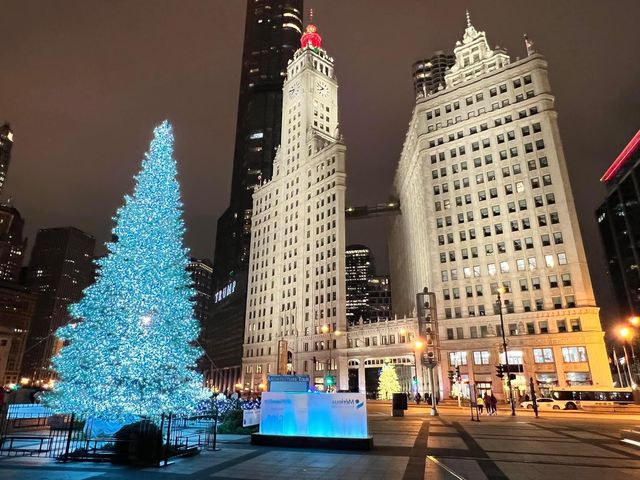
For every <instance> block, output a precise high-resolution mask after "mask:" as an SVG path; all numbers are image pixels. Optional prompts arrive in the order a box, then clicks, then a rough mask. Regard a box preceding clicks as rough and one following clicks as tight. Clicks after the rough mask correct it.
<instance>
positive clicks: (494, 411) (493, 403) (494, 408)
mask: <svg viewBox="0 0 640 480" xmlns="http://www.w3.org/2000/svg"><path fill="white" fill-rule="evenodd" d="M491 410H492V412H491V414H492V415H497V414H498V399H497V398H496V396H495V395H494V394H493V393H491Z"/></svg>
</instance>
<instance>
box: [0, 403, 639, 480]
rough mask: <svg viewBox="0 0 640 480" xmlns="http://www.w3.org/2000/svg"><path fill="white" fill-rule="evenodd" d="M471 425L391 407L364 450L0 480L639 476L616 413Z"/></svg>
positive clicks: (39, 463) (246, 449) (239, 447)
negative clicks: (393, 411)
mask: <svg viewBox="0 0 640 480" xmlns="http://www.w3.org/2000/svg"><path fill="white" fill-rule="evenodd" d="M480 420H481V421H480V422H472V421H471V420H470V418H469V416H468V415H466V411H465V410H459V409H455V408H449V409H442V414H441V415H440V416H439V417H435V418H434V417H430V416H429V415H428V410H427V409H425V408H415V407H413V408H411V409H410V410H409V411H408V412H407V416H405V417H403V418H393V417H391V416H390V415H389V406H388V405H375V404H372V405H370V406H369V425H370V431H371V433H372V434H373V436H374V442H375V448H374V450H373V451H371V452H344V451H328V450H302V449H300V450H298V449H289V448H269V447H254V446H252V445H250V444H249V442H248V439H247V438H246V437H241V436H223V437H222V443H221V444H220V445H219V446H220V448H221V449H220V450H219V451H215V452H213V451H206V452H202V453H201V454H200V455H198V456H196V457H192V458H184V459H179V460H177V461H176V462H175V463H173V464H172V465H170V466H167V467H164V468H159V469H158V468H148V469H133V468H128V467H121V466H111V465H106V464H94V463H68V464H60V463H55V462H54V461H53V460H51V459H48V458H37V457H0V479H29V480H40V479H42V480H84V479H96V480H103V479H104V480H111V479H114V480H115V479H131V480H145V479H151V478H153V479H166V480H173V479H200V478H203V479H205V478H206V479H211V480H216V479H217V480H223V479H234V480H241V479H252V480H253V479H266V480H279V479H286V480H296V479H327V478H343V479H345V480H347V479H348V480H356V479H366V480H382V479H389V480H393V479H399V480H414V479H446V480H449V479H474V480H476V479H478V480H482V479H507V478H508V479H522V480H529V479H544V480H550V479H559V478H565V477H566V478H580V479H583V480H589V479H598V480H602V479H605V478H606V479H607V480H616V479H621V480H622V479H624V480H629V479H633V478H640V450H637V449H634V448H633V447H630V446H628V445H625V444H622V443H620V430H621V429H622V428H626V427H629V426H632V425H636V424H640V418H635V419H634V418H633V417H620V416H615V415H585V414H580V413H577V414H569V413H566V414H554V413H547V414H545V415H543V416H542V417H541V418H539V419H535V418H534V417H533V416H532V415H531V414H530V413H528V412H519V415H518V416H516V417H514V418H512V417H510V416H508V415H507V414H506V412H505V413H503V414H502V415H499V416H497V417H486V416H483V417H481V418H480Z"/></svg>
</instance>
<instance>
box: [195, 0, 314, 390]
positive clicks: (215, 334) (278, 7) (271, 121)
mask: <svg viewBox="0 0 640 480" xmlns="http://www.w3.org/2000/svg"><path fill="white" fill-rule="evenodd" d="M302 14H303V1H302V0H278V1H275V0H248V1H247V12H246V22H245V35H244V46H243V52H242V72H241V76H240V96H239V99H238V118H237V125H236V140H235V150H234V158H233V176H232V180H231V198H230V201H229V207H228V208H227V210H226V211H225V212H224V213H223V214H222V216H221V217H220V218H219V219H218V226H217V231H216V246H215V256H214V262H213V264H214V284H215V290H216V291H217V292H229V290H230V288H231V287H230V286H231V285H233V286H234V288H233V292H232V293H231V294H227V295H224V298H220V296H219V297H218V300H217V301H214V305H213V307H212V313H211V319H210V322H211V329H210V335H209V338H208V339H207V341H206V345H205V347H206V348H207V350H208V352H209V354H210V355H211V357H212V358H213V359H214V362H215V364H216V368H220V369H225V374H224V375H225V379H227V380H225V382H227V383H228V381H229V379H230V378H231V379H233V378H239V375H240V371H239V369H240V364H241V360H242V337H243V328H244V316H245V309H246V298H247V270H248V262H249V243H250V240H251V209H252V200H251V195H252V193H253V189H254V187H255V186H257V185H258V184H259V183H260V182H261V181H263V180H268V179H270V178H271V175H272V165H273V158H274V156H275V153H276V150H277V148H278V145H279V144H280V133H281V132H280V126H281V118H282V117H281V115H282V85H283V82H284V76H285V72H286V68H287V62H288V61H289V60H290V59H291V58H292V57H293V52H294V51H295V50H296V49H297V45H298V43H299V41H300V35H301V33H302ZM229 368H231V369H233V370H232V371H231V372H230V371H229V370H228V369H229Z"/></svg>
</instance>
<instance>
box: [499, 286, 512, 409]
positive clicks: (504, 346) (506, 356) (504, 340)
mask: <svg viewBox="0 0 640 480" xmlns="http://www.w3.org/2000/svg"><path fill="white" fill-rule="evenodd" d="M504 292H505V289H504V288H498V302H497V303H498V311H499V312H500V330H502V349H503V350H504V363H505V365H506V367H507V385H508V386H509V403H511V416H512V417H515V415H516V405H515V403H514V402H513V389H512V388H511V369H510V368H509V352H507V337H506V336H505V334H504V318H503V316H502V294H503V293H504Z"/></svg>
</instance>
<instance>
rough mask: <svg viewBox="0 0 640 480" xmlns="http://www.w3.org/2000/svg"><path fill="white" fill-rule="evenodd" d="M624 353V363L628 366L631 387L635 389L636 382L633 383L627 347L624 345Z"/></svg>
mask: <svg viewBox="0 0 640 480" xmlns="http://www.w3.org/2000/svg"><path fill="white" fill-rule="evenodd" d="M622 351H623V352H624V363H626V364H627V371H628V372H629V386H630V387H633V385H634V384H635V383H636V382H634V381H633V376H631V364H630V363H629V355H628V354H627V347H626V346H625V345H622Z"/></svg>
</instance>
